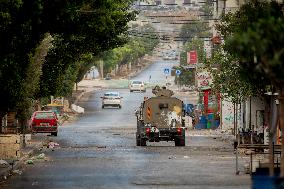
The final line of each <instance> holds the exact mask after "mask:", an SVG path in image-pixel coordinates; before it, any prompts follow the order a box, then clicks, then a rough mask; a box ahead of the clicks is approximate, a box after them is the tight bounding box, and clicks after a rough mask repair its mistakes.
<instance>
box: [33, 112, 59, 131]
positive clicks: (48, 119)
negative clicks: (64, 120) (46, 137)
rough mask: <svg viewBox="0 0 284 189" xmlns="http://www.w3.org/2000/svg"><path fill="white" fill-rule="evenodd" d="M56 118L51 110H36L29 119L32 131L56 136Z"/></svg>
mask: <svg viewBox="0 0 284 189" xmlns="http://www.w3.org/2000/svg"><path fill="white" fill-rule="evenodd" d="M58 125H59V124H58V119H57V116H56V114H55V113H54V112H53V111H36V112H34V113H33V115H32V117H31V119H30V127H31V130H32V132H33V133H51V135H53V136H57V132H58Z"/></svg>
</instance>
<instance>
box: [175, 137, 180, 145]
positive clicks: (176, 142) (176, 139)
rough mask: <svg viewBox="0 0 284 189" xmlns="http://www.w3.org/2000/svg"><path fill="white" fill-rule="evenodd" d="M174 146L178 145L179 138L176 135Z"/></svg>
mask: <svg viewBox="0 0 284 189" xmlns="http://www.w3.org/2000/svg"><path fill="white" fill-rule="evenodd" d="M175 146H180V143H179V138H178V137H176V138H175Z"/></svg>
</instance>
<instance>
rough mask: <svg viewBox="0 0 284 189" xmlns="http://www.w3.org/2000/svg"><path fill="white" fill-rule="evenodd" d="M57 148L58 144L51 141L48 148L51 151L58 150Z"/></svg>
mask: <svg viewBox="0 0 284 189" xmlns="http://www.w3.org/2000/svg"><path fill="white" fill-rule="evenodd" d="M56 147H59V144H58V143H56V142H52V141H50V142H49V143H48V145H47V148H50V149H53V148H56Z"/></svg>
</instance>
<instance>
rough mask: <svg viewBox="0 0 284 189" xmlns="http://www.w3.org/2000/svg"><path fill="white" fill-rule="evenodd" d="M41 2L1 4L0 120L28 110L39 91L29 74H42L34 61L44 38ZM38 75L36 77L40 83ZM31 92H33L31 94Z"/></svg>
mask: <svg viewBox="0 0 284 189" xmlns="http://www.w3.org/2000/svg"><path fill="white" fill-rule="evenodd" d="M40 5H41V2H40V1H37V0H36V1H20V0H15V1H13V2H11V1H8V0H4V1H1V3H0V6H1V14H0V49H1V51H0V88H1V90H0V120H2V117H3V115H5V114H6V112H7V111H15V112H17V111H18V110H19V111H20V110H21V109H23V108H22V107H26V106H27V104H28V103H29V100H30V98H31V97H32V96H33V93H34V92H35V91H36V86H33V85H30V84H29V82H28V81H30V76H29V74H30V73H28V71H31V70H33V71H35V72H36V73H39V70H38V69H39V68H40V66H39V67H36V68H32V66H31V64H34V65H37V63H36V61H35V60H33V58H32V57H33V55H34V54H35V50H36V47H37V46H38V45H39V43H40V41H42V39H43V38H44V34H45V31H44V29H43V28H44V24H43V23H42V22H41V17H40V15H41V14H42V7H41V6H40ZM38 78H39V74H35V77H34V79H35V81H38ZM28 90H30V91H28Z"/></svg>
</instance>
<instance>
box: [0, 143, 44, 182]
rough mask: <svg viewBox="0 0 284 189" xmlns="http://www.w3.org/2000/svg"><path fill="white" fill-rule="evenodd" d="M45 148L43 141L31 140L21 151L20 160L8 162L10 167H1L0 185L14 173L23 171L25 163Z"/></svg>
mask: <svg viewBox="0 0 284 189" xmlns="http://www.w3.org/2000/svg"><path fill="white" fill-rule="evenodd" d="M42 147H43V141H41V140H30V141H28V142H27V143H26V146H25V147H24V148H22V149H21V154H22V155H21V157H20V158H19V159H18V160H10V161H6V162H7V163H8V164H9V165H0V183H1V182H2V181H4V180H6V179H7V178H8V177H9V176H11V175H12V174H13V171H15V170H19V169H21V168H22V167H23V166H24V165H25V161H26V160H27V159H28V158H30V157H31V156H33V155H34V154H35V152H36V151H37V150H38V149H40V148H42Z"/></svg>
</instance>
